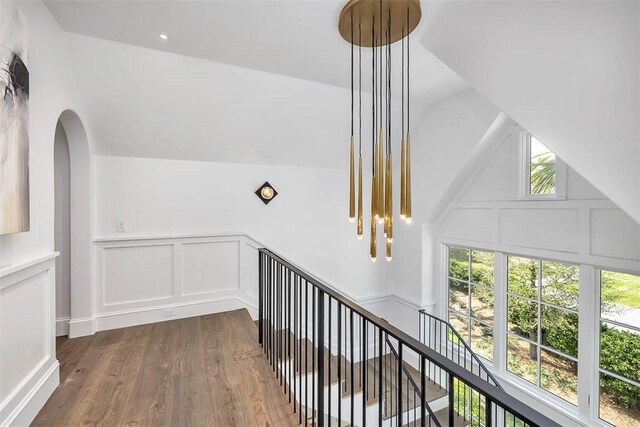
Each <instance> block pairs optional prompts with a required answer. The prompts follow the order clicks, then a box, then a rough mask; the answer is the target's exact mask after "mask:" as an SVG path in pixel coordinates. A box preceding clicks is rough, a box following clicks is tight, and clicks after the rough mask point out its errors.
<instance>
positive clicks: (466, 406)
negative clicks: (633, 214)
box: [418, 310, 516, 426]
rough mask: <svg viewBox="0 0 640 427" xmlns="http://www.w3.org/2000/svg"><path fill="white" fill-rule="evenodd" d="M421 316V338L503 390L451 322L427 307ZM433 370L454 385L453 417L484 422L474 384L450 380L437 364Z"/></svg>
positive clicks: (421, 311)
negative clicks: (432, 312)
mask: <svg viewBox="0 0 640 427" xmlns="http://www.w3.org/2000/svg"><path fill="white" fill-rule="evenodd" d="M419 318H420V324H419V330H418V331H419V332H418V336H419V339H420V342H422V343H423V344H425V345H426V346H427V347H429V348H430V349H432V350H433V351H436V352H438V353H439V354H441V355H443V356H444V357H446V358H447V359H449V360H451V361H452V362H454V363H456V364H457V365H458V366H460V367H461V368H464V369H466V370H468V371H469V372H471V373H472V374H473V375H476V376H477V377H478V378H480V379H481V380H483V381H486V382H487V383H489V384H491V385H492V386H494V387H497V388H499V389H500V390H502V386H501V385H500V383H498V381H497V380H496V379H495V377H494V376H493V375H492V374H491V372H490V371H489V369H488V368H487V367H486V365H485V364H484V363H483V361H482V360H481V359H480V357H479V356H478V355H477V354H476V353H475V352H474V351H473V350H471V347H470V346H469V345H468V344H467V342H466V341H465V340H464V339H463V338H462V336H461V335H460V334H459V333H458V331H456V329H455V328H454V327H453V325H451V323H449V322H448V321H446V320H443V319H440V318H438V317H436V316H434V315H432V314H429V313H427V312H426V311H425V310H420V311H419ZM430 373H431V375H432V377H435V378H437V379H438V380H439V381H440V383H441V384H444V385H445V387H446V388H447V389H449V388H453V392H452V393H450V394H451V396H452V397H453V399H452V401H451V402H450V406H449V416H450V417H451V416H456V417H460V418H462V420H463V421H464V422H466V421H469V422H470V423H471V424H472V425H477V426H484V425H485V418H486V417H484V413H483V411H482V410H481V405H482V403H483V402H482V400H483V399H482V397H481V396H480V395H479V393H478V392H477V391H476V390H475V389H474V388H473V387H472V386H469V385H465V384H461V383H460V382H458V381H455V379H454V381H450V380H449V378H448V375H447V373H446V372H444V371H443V370H442V369H440V368H438V367H436V366H434V367H432V368H431V367H430ZM443 377H444V378H443ZM447 391H448V390H447ZM475 403H477V405H475ZM508 421H509V424H510V425H511V423H512V422H516V420H515V419H509V420H508Z"/></svg>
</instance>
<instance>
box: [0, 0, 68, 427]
mask: <svg viewBox="0 0 640 427" xmlns="http://www.w3.org/2000/svg"><path fill="white" fill-rule="evenodd" d="M18 8H19V9H20V10H21V12H22V13H23V15H24V17H25V19H26V24H27V29H28V43H29V51H30V57H29V61H28V62H27V64H28V67H29V73H30V105H29V108H30V125H29V133H30V158H29V166H30V167H29V181H30V206H31V230H30V231H29V232H26V233H19V234H11V235H4V236H0V273H1V274H0V276H2V278H1V279H0V288H2V289H1V290H0V316H1V317H2V318H1V319H0V339H1V340H2V342H1V343H0V349H1V351H0V373H1V374H0V375H2V381H1V383H2V386H1V387H0V425H5V424H6V423H9V424H10V423H11V422H15V424H16V425H28V424H29V422H30V421H31V419H32V417H34V416H35V415H36V413H37V412H38V410H39V409H40V408H41V407H42V405H43V404H44V402H45V400H46V399H47V397H48V396H49V395H50V393H51V392H52V391H53V389H54V388H55V386H56V385H57V383H58V368H57V366H58V363H57V361H56V359H55V339H54V332H55V324H54V321H53V320H54V318H55V305H54V295H55V294H54V291H55V289H54V287H55V279H54V277H55V268H54V266H53V261H52V259H51V257H54V256H55V254H54V229H55V228H54V171H53V165H54V157H53V152H54V150H53V147H54V136H55V129H56V123H57V121H58V117H59V116H60V113H61V112H62V111H64V110H65V109H68V108H71V109H74V110H76V111H78V110H79V106H78V102H77V98H76V91H75V85H74V77H73V73H72V70H71V69H70V67H69V64H71V62H72V61H71V57H70V56H69V55H68V54H67V53H66V49H65V41H64V35H63V32H62V31H61V30H60V28H59V27H58V24H57V23H56V21H55V20H54V19H53V17H52V16H51V15H50V13H49V11H48V10H47V8H46V7H45V6H44V5H43V4H42V3H41V2H19V3H18Z"/></svg>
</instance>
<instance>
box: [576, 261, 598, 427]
mask: <svg viewBox="0 0 640 427" xmlns="http://www.w3.org/2000/svg"><path fill="white" fill-rule="evenodd" d="M596 276H597V274H596V269H595V268H594V267H592V266H590V265H584V264H582V265H580V279H579V280H580V283H579V286H578V289H579V304H578V413H579V414H580V416H581V417H584V418H586V419H589V418H594V419H598V410H597V408H598V382H599V381H598V378H599V376H600V374H599V369H598V368H599V366H598V356H597V354H598V347H599V344H598V343H599V336H598V335H599V331H600V327H599V323H600V321H599V319H600V310H599V308H598V306H599V300H600V298H599V297H598V295H599V286H598V285H597V280H596ZM589 396H591V398H589Z"/></svg>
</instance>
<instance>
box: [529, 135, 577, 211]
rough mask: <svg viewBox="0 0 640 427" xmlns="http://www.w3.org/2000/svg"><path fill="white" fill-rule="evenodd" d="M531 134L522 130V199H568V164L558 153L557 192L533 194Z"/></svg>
mask: <svg viewBox="0 0 640 427" xmlns="http://www.w3.org/2000/svg"><path fill="white" fill-rule="evenodd" d="M530 152H531V134H530V133H529V132H526V131H522V132H520V191H519V199H521V200H566V198H567V164H566V163H565V162H563V161H562V159H560V158H559V157H558V156H557V155H556V192H555V193H553V194H531V158H530Z"/></svg>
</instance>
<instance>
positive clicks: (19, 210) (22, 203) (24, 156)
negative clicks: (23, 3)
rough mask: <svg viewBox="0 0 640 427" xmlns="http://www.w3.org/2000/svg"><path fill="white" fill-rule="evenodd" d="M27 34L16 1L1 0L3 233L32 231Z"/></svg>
mask: <svg viewBox="0 0 640 427" xmlns="http://www.w3.org/2000/svg"><path fill="white" fill-rule="evenodd" d="M27 63H28V50H27V33H26V29H25V23H24V21H23V18H22V15H21V14H20V11H19V10H18V8H17V7H16V5H15V4H14V3H13V2H6V1H0V234H8V233H19V232H22V231H29V222H30V221H29V69H28V67H27Z"/></svg>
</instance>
